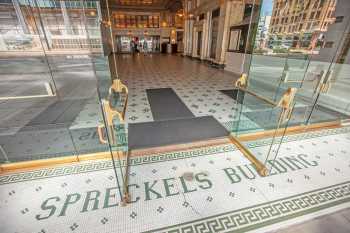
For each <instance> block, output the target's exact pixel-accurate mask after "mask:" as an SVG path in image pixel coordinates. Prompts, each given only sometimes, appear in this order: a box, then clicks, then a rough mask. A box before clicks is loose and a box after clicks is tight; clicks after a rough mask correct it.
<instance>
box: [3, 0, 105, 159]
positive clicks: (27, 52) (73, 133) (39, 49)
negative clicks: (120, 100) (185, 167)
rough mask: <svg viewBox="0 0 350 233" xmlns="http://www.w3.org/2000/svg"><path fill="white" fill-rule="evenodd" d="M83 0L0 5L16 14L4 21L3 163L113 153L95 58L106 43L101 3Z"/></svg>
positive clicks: (6, 3)
mask: <svg viewBox="0 0 350 233" xmlns="http://www.w3.org/2000/svg"><path fill="white" fill-rule="evenodd" d="M83 2H84V1H42V0H32V1H27V0H25V1H24V0H23V1H22V0H14V1H6V2H5V3H1V4H0V10H1V12H10V13H9V14H8V15H7V17H3V18H1V21H0V26H1V27H0V28H1V29H0V30H1V39H0V41H1V43H0V44H1V46H0V50H1V51H0V56H1V61H0V64H1V74H0V75H1V91H0V92H1V110H0V112H1V115H2V116H1V126H0V127H1V133H0V145H1V148H0V149H1V155H0V156H1V158H0V161H1V162H17V161H28V160H36V159H43V158H53V157H61V156H73V158H72V160H79V155H82V154H92V153H96V152H102V153H105V152H107V154H108V153H109V145H108V144H107V145H105V144H101V143H100V141H99V135H98V131H97V126H98V125H99V124H104V121H103V114H102V112H101V108H100V105H99V93H98V88H97V84H98V83H97V80H96V75H95V69H94V66H92V61H93V60H92V59H91V57H93V56H92V55H91V54H93V53H92V52H93V49H94V47H98V46H99V47H100V49H101V46H100V35H99V34H98V33H96V25H97V19H96V18H97V14H96V11H97V8H96V6H97V2H96V1H85V3H86V4H87V5H86V6H89V8H88V7H84V6H83V4H82V3H83ZM92 6H93V7H94V10H91V11H90V10H89V11H87V10H88V9H90V8H91V7H92ZM85 10H86V12H89V14H90V16H89V17H86V16H85V14H86V12H85ZM93 11H94V12H95V14H94V13H91V12H93ZM14 16H15V17H14ZM87 22H89V23H87ZM86 25H89V26H88V27H89V30H88V29H87V26H86ZM94 30H95V31H94ZM87 32H88V33H87ZM89 35H91V37H89ZM93 36H94V37H93ZM94 42H96V43H94ZM8 88H11V91H8ZM50 90H51V91H50ZM50 92H51V93H50ZM10 97H16V98H10ZM103 131H105V130H104V129H102V132H103ZM105 133H106V132H104V134H105ZM74 157H75V159H74Z"/></svg>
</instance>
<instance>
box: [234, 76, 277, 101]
mask: <svg viewBox="0 0 350 233" xmlns="http://www.w3.org/2000/svg"><path fill="white" fill-rule="evenodd" d="M235 87H236V88H237V89H239V90H241V91H244V92H246V93H248V94H250V95H252V96H254V97H256V98H258V99H261V100H263V101H264V102H266V103H268V104H270V105H272V106H277V103H275V102H274V101H272V100H269V99H268V98H265V97H263V96H260V95H258V94H256V93H254V92H252V91H250V90H248V89H247V87H248V76H247V75H246V74H242V75H241V77H240V78H239V79H237V81H236V82H235Z"/></svg>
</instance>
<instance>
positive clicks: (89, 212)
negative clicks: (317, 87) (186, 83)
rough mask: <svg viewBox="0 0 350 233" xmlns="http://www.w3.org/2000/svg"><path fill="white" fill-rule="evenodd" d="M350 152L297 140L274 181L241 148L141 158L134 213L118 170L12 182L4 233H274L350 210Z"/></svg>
mask: <svg viewBox="0 0 350 233" xmlns="http://www.w3.org/2000/svg"><path fill="white" fill-rule="evenodd" d="M269 142H270V139H264V140H260V141H255V142H251V143H248V146H249V147H250V148H251V149H252V150H253V151H254V153H256V154H258V153H259V152H260V153H262V154H264V152H265V151H266V150H267V149H268V145H269ZM349 145H350V128H349V127H348V128H339V129H328V130H322V131H317V132H312V133H307V134H300V135H292V136H288V137H286V138H285V139H284V143H283V144H282V147H281V151H280V152H281V153H280V156H279V157H278V159H277V160H276V163H275V165H274V166H273V170H272V172H271V175H270V176H268V177H260V176H259V175H258V174H257V173H256V172H255V171H254V170H253V169H252V165H251V164H250V163H249V161H247V160H246V159H245V158H244V157H243V156H242V154H241V153H240V152H239V151H237V150H236V148H235V147H233V146H232V145H224V146H215V147H207V148H201V149H195V150H189V151H181V152H175V153H166V154H157V155H153V156H144V157H133V158H132V159H131V167H130V186H129V189H130V192H131V201H132V203H130V204H129V205H128V206H126V207H122V206H121V205H120V202H119V200H120V196H119V194H118V193H119V192H118V186H117V185H116V178H115V176H114V172H113V170H112V164H111V162H110V161H105V160H102V161H94V162H85V163H79V164H76V165H74V164H72V165H66V166H61V167H56V168H47V169H41V170H36V171H32V172H24V173H17V174H12V175H3V176H0V196H1V199H0V222H1V223H2V224H1V232H3V233H16V232H17V233H27V232H28V233H33V232H34V233H37V232H38V233H39V232H40V233H55V232H57V233H68V232H84V233H90V232H91V233H95V232H99V233H105V232H106V233H107V232H108V233H112V232H123V233H124V232H228V231H230V232H247V231H253V232H267V231H271V230H273V229H276V228H279V227H281V226H282V225H283V226H288V224H294V223H298V222H300V221H304V220H307V219H311V218H314V217H316V216H318V215H320V214H325V213H330V212H333V211H336V210H339V209H343V208H347V207H350V202H349V201H350V156H349V155H350V150H349ZM117 168H118V165H117ZM117 171H119V170H117ZM186 172H193V174H194V177H193V179H192V180H191V179H188V178H186V177H185V176H184V173H186ZM117 173H118V174H119V175H120V173H119V172H117ZM119 178H120V177H119Z"/></svg>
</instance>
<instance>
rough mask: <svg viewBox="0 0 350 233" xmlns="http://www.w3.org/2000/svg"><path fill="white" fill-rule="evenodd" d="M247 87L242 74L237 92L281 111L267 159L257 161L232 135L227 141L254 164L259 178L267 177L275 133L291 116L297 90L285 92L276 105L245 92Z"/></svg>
mask: <svg viewBox="0 0 350 233" xmlns="http://www.w3.org/2000/svg"><path fill="white" fill-rule="evenodd" d="M247 86H248V76H247V75H246V74H242V76H241V77H240V78H239V79H238V80H237V81H236V82H235V87H236V88H237V89H239V90H242V91H245V92H247V93H249V94H250V95H253V96H255V97H257V98H259V99H261V100H263V101H265V102H266V103H269V104H271V105H272V106H274V107H280V108H281V109H282V111H281V113H280V115H279V117H278V122H277V128H276V129H275V132H274V135H273V139H272V143H271V145H270V148H269V151H268V154H267V157H266V159H265V162H264V163H262V162H261V161H259V160H258V159H257V158H256V157H255V156H254V155H253V153H251V151H250V150H249V149H248V148H247V147H246V146H244V144H243V143H241V142H240V141H239V138H238V137H235V136H234V135H232V134H230V136H229V139H230V140H231V142H232V143H233V144H234V145H235V146H236V147H237V148H238V149H239V150H240V151H241V152H242V153H243V155H244V156H245V157H246V158H247V159H248V160H249V161H250V162H252V163H253V164H254V166H255V167H256V170H257V171H258V173H259V174H260V175H261V176H267V175H268V172H269V171H268V169H267V167H266V166H265V163H266V161H267V160H268V158H269V156H270V153H271V149H272V144H273V143H274V141H275V138H276V136H277V131H278V130H279V129H280V127H281V125H282V124H283V123H286V122H288V121H289V119H290V118H291V116H292V112H293V108H294V98H295V95H296V92H297V88H288V89H287V91H286V92H285V93H284V94H283V96H282V97H281V99H280V101H279V102H278V103H276V102H274V101H271V100H269V99H268V98H265V97H263V96H260V95H257V94H255V93H253V92H251V91H249V90H247Z"/></svg>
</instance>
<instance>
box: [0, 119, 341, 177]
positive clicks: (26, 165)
mask: <svg viewBox="0 0 350 233" xmlns="http://www.w3.org/2000/svg"><path fill="white" fill-rule="evenodd" d="M340 127H342V125H341V122H340V121H333V122H326V123H317V124H312V125H302V126H293V127H288V129H287V131H286V135H293V134H298V133H305V132H312V131H318V130H323V129H334V128H340ZM283 132H284V129H280V130H278V131H277V136H281V135H283ZM274 133H275V130H269V131H263V132H255V133H250V134H244V135H239V136H238V137H237V140H238V141H240V142H245V141H254V140H258V139H263V138H268V137H271V136H272V135H273V134H274ZM231 137H233V136H230V137H229V139H228V140H226V139H220V140H218V141H210V142H209V144H208V143H207V142H202V143H199V144H198V145H196V144H182V145H173V146H166V147H159V148H150V149H145V150H139V151H133V152H131V153H130V155H129V156H143V155H151V154H158V153H166V152H171V151H179V150H187V149H194V148H199V147H205V146H215V145H222V144H228V143H230V142H232V139H230V138H231ZM100 159H111V153H110V151H105V152H99V153H91V154H85V155H79V156H76V155H72V156H64V157H57V158H50V159H41V160H32V161H24V162H14V163H5V164H1V165H0V174H6V173H14V172H24V171H29V170H34V169H39V168H45V167H54V166H59V165H64V164H71V163H79V162H84V161H93V160H100Z"/></svg>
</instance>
